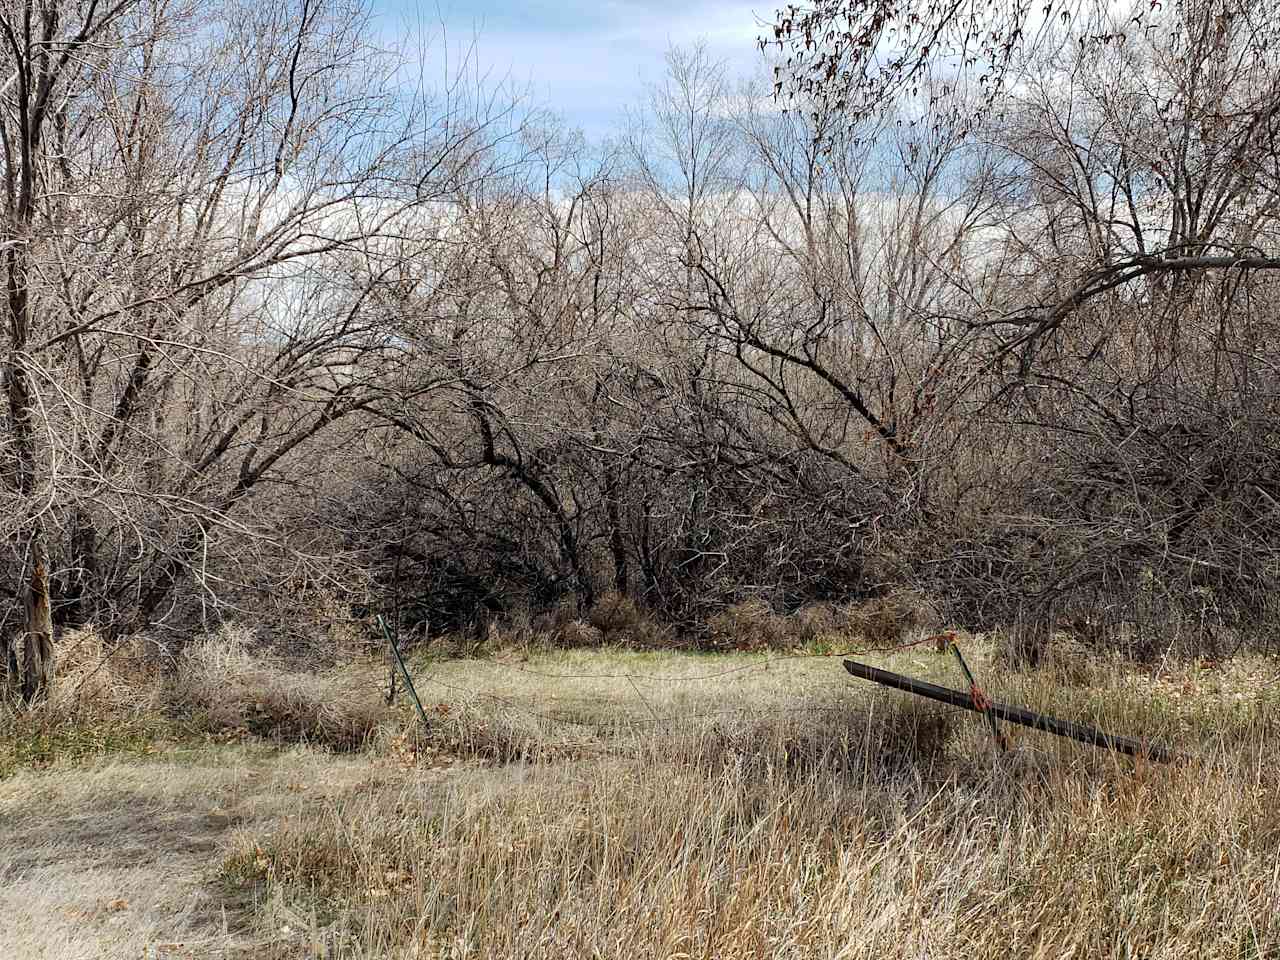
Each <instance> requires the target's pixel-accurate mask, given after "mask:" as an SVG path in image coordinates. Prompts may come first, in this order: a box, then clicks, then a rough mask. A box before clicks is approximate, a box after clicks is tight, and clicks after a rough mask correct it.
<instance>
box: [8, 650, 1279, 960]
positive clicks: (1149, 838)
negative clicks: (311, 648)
mask: <svg viewBox="0 0 1280 960" xmlns="http://www.w3.org/2000/svg"><path fill="white" fill-rule="evenodd" d="M965 649H966V653H967V654H968V655H969V657H970V659H971V661H972V662H973V663H974V664H975V667H976V669H977V670H978V672H979V675H980V677H982V678H983V679H984V682H985V683H986V685H987V687H988V692H989V693H990V694H991V695H992V696H994V697H996V698H998V699H1001V700H1005V701H1008V702H1015V703H1020V704H1025V705H1028V706H1032V707H1035V708H1040V709H1043V710H1045V711H1047V712H1050V713H1053V714H1055V715H1058V716H1063V717H1067V718H1070V719H1076V720H1083V721H1087V722H1094V723H1098V724H1100V725H1102V726H1104V727H1105V728H1107V729H1109V730H1111V731H1112V732H1115V733H1123V734H1128V735H1132V736H1146V737H1152V738H1159V739H1162V740H1166V741H1168V742H1170V743H1172V744H1174V745H1175V746H1176V747H1177V748H1178V750H1179V751H1180V753H1181V755H1182V756H1181V759H1180V762H1178V763H1176V764H1172V765H1169V766H1160V765H1153V764H1149V763H1145V762H1137V763H1135V762H1133V761H1130V760H1127V759H1124V758H1120V757H1116V756H1114V755H1111V754H1107V753H1104V752H1099V751H1096V750H1091V749H1089V748H1085V747H1081V746H1078V745H1075V744H1071V743H1068V742H1064V741H1057V740H1055V739H1053V738H1051V737H1048V736H1045V735H1042V734H1038V733H1034V732H1031V731H1018V732H1016V733H1014V738H1015V741H1016V748H1015V750H1014V751H1013V752H1012V753H1011V754H1009V755H1004V756H999V755H997V754H996V753H995V752H994V750H993V748H992V746H991V744H990V742H989V735H988V734H987V733H986V731H985V728H984V727H983V726H982V725H981V724H980V723H979V722H977V720H976V718H974V716H973V715H972V714H961V713H959V712H957V711H948V710H946V709H945V708H941V707H940V708H938V709H934V708H932V707H930V706H927V705H922V704H920V703H918V702H913V701H912V700H911V699H910V698H908V697H906V696H905V695H900V694H895V693H891V692H889V691H882V690H880V689H879V688H875V687H872V686H871V685H869V684H864V683H861V682H859V681H854V680H852V679H851V678H849V677H848V676H847V674H845V672H844V671H843V669H841V667H840V663H839V659H838V658H835V657H819V656H806V655H794V656H781V657H779V656H778V655H776V654H775V655H772V656H770V655H765V654H749V655H748V654H719V655H692V654H684V653H676V652H658V653H645V652H633V651H624V650H596V651H570V652H564V651H561V652H556V651H546V652H541V653H539V652H530V651H528V650H525V651H523V652H514V651H513V652H508V653H501V652H499V653H496V654H494V655H493V656H491V657H486V658H483V659H474V660H449V661H439V662H431V661H428V660H426V659H424V658H416V659H415V660H414V662H413V665H412V668H413V671H414V673H415V675H416V677H417V680H418V689H419V692H420V694H421V696H422V699H423V702H424V706H425V708H426V710H427V713H428V718H429V725H428V727H427V728H425V729H424V728H422V727H421V725H419V724H418V723H417V722H416V721H415V720H414V718H413V715H412V713H411V711H410V710H409V708H408V707H407V706H405V705H404V704H403V703H400V704H398V705H397V706H396V707H393V708H390V709H388V708H386V707H385V705H384V704H383V703H382V700H381V687H382V685H384V684H385V676H384V674H383V672H382V669H381V668H380V667H379V666H377V665H375V664H372V663H369V664H363V665H361V664H348V665H345V666H343V667H340V668H335V669H333V670H330V671H328V672H326V673H323V674H303V673H298V672H290V671H289V670H288V669H287V668H286V667H284V666H281V665H271V664H265V663H262V662H259V661H256V660H254V659H253V658H251V657H250V656H249V655H248V654H247V653H246V651H245V650H244V649H243V648H242V647H237V646H236V645H235V644H234V643H229V642H225V641H214V642H211V643H210V644H208V645H207V646H206V647H205V648H203V649H202V650H199V651H197V652H195V653H193V654H192V655H191V662H190V663H187V664H180V665H179V666H178V668H177V669H176V670H173V671H170V672H169V673H168V674H166V675H165V676H164V677H159V676H155V675H150V674H147V673H145V671H144V672H139V673H131V671H130V669H129V668H128V666H127V664H126V665H123V666H120V667H118V668H117V667H114V666H113V667H112V668H111V671H106V672H105V673H106V674H107V675H106V676H104V675H103V674H104V671H99V672H98V673H96V674H94V675H93V679H92V680H90V681H85V682H86V683H88V684H97V687H95V688H94V689H95V696H96V700H97V703H98V704H99V706H97V707H95V708H93V709H90V708H88V707H83V708H81V707H74V708H73V707H71V706H68V705H67V704H62V705H58V704H54V705H52V706H51V707H50V708H49V709H48V710H47V711H46V716H44V717H43V718H26V719H23V720H21V721H15V720H10V722H9V723H8V726H7V728H6V731H5V734H4V737H3V739H2V740H0V776H2V777H3V779H0V917H3V918H4V922H3V923H0V956H4V957H15V958H27V957H50V958H53V957H57V958H74V957H104V956H105V957H146V956H154V957H174V958H177V957H193V958H214V957H217V958H221V957H255V958H258V957H262V958H294V957H297V958H302V957H361V958H364V957H618V958H623V957H654V958H672V960H674V958H681V957H706V958H713V957H714V958H719V957H725V958H729V957H741V958H747V957H823V958H835V957H876V958H880V957H903V958H906V957H912V958H920V957H929V958H951V957H955V958H961V957H964V958H983V957H992V958H995V957H1002V958H1003V957H1064V956H1077V957H1171V958H1172V957H1177V958H1183V957H1224V958H1226V957H1230V958H1265V957H1280V814H1278V813H1277V811H1278V810H1280V804H1278V802H1277V801H1280V789H1278V784H1280V775H1277V772H1276V770H1277V760H1278V759H1280V756H1278V754H1280V750H1278V749H1277V747H1276V745H1275V738H1276V735H1277V733H1280V690H1278V689H1277V683H1276V678H1275V674H1276V673H1277V672H1280V670H1277V668H1276V666H1275V664H1274V663H1273V662H1272V663H1268V662H1266V661H1253V660H1239V661H1234V662H1231V663H1226V664H1214V665H1210V666H1207V667H1206V666H1205V665H1199V664H1181V665H1177V666H1170V665H1164V666H1163V667H1162V668H1160V669H1154V670H1147V671H1142V672H1138V671H1136V670H1135V669H1133V668H1130V667H1125V666H1123V665H1122V664H1119V663H1115V662H1105V663H1103V662H1099V661H1097V660H1081V659H1079V658H1077V659H1074V660H1071V661H1067V660H1061V661H1060V665H1059V666H1058V667H1056V668H1046V669H1043V670H1040V671H1036V672H1033V673H1015V672H1011V671H1008V670H1006V669H1003V668H1002V667H1001V666H1000V665H999V663H998V662H994V661H993V658H992V656H991V651H990V649H989V648H988V647H987V645H986V644H985V643H984V642H983V641H982V640H981V639H973V640H968V641H966V644H965ZM85 659H86V662H87V661H88V660H89V659H91V658H88V657H86V658H85ZM866 660H867V662H871V663H876V664H879V665H887V666H889V667H891V668H892V669H897V670H900V671H902V672H904V673H909V674H912V675H915V676H922V677H928V678H931V679H934V680H938V681H941V682H945V683H949V684H950V685H953V686H961V684H960V683H959V681H958V680H957V678H956V675H955V674H956V670H955V667H954V664H953V662H952V661H951V660H950V659H949V658H947V657H943V656H939V655H937V654H936V653H933V652H932V650H931V649H930V648H928V647H923V646H922V647H916V648H913V649H911V650H908V651H904V652H900V653H897V654H895V655H893V656H892V657H889V658H885V657H881V656H877V655H872V654H868V655H867V656H866ZM85 673H86V674H87V673H88V670H86V671H85ZM402 700H403V698H402ZM102 704H106V706H101V705H102ZM104 731H105V732H104ZM302 740H308V741H310V744H309V745H308V744H304V743H300V742H299V741H302Z"/></svg>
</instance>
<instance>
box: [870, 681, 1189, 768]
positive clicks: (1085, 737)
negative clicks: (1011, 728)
mask: <svg viewBox="0 0 1280 960" xmlns="http://www.w3.org/2000/svg"><path fill="white" fill-rule="evenodd" d="M844 668H845V669H846V670H848V671H849V673H851V674H852V675H853V676H855V677H858V678H859V679H862V680H870V681H871V682H872V683H878V684H881V685H882V686H886V687H893V688H894V689H895V690H905V691H906V692H907V693H914V694H915V695H916V696H918V697H925V698H927V699H929V700H937V701H938V702H939V703H945V704H948V705H949V706H953V707H959V708H960V709H961V710H972V711H974V712H975V713H982V712H983V711H982V710H981V709H980V708H979V706H978V705H977V704H975V703H974V702H973V696H972V694H970V693H969V692H968V691H965V690H952V689H951V688H950V687H940V686H938V685H937V684H936V683H929V682H927V681H925V680H915V679H912V678H911V677H904V676H903V675H902V674H900V673H893V672H892V671H889V670H880V669H878V668H877V667H869V666H867V665H866V664H865V663H858V662H857V661H856V660H845V661H844ZM991 712H992V713H993V714H995V715H996V716H997V717H999V718H1000V719H1001V720H1005V721H1008V722H1009V723H1016V724H1019V725H1020V726H1023V727H1031V728H1032V729H1033V730H1043V731H1044V732H1045V733H1052V734H1053V735H1054V736H1058V737H1068V738H1070V739H1072V740H1078V741H1080V742H1081V743H1087V744H1089V745H1090V746H1093V747H1103V748H1105V749H1107V750H1114V751H1116V752H1117V753H1124V754H1128V755H1129V756H1131V757H1145V758H1146V759H1148V760H1155V761H1156V762H1158V763H1169V762H1170V761H1172V760H1173V759H1174V753H1173V751H1171V750H1170V749H1169V748H1168V747H1165V746H1164V745H1162V744H1159V743H1149V742H1147V741H1145V740H1135V739H1133V738H1132V737H1118V736H1114V735H1112V734H1110V733H1106V732H1104V731H1102V730H1098V729H1097V728H1095V727H1089V726H1086V725H1085V724H1083V723H1072V722H1071V721H1069V720H1059V719H1057V718H1056V717H1047V716H1045V715H1044V714H1042V713H1036V712H1035V711H1034V710H1026V709H1024V708H1022V707H1011V706H1009V705H1008V704H1004V703H996V702H995V701H992V703H991Z"/></svg>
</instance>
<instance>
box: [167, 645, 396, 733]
mask: <svg viewBox="0 0 1280 960" xmlns="http://www.w3.org/2000/svg"><path fill="white" fill-rule="evenodd" d="M250 639H251V638H250V637H249V635H248V634H247V633H245V632H243V631H239V630H236V629H233V628H224V629H223V630H221V631H220V632H219V633H217V634H214V635H211V636H209V637H204V638H201V639H200V640H197V641H195V642H193V643H190V644H188V645H187V646H186V647H185V648H184V649H183V650H182V652H181V654H180V655H179V656H178V658H177V662H176V675H175V676H174V678H173V679H172V681H171V682H170V683H169V684H168V685H167V688H166V695H167V697H168V699H169V705H170V709H171V710H173V711H174V712H179V713H181V712H194V713H197V714H198V715H199V717H200V719H201V721H202V722H203V723H204V724H205V725H206V726H207V727H208V728H209V729H210V730H211V731H212V732H215V733H222V734H229V735H233V736H234V735H242V734H248V735H253V736H257V737H263V738H266V739H273V740H281V741H284V742H289V743H295V742H296V743H310V744H315V745H318V746H322V747H325V748H327V749H330V750H336V751H351V750H358V749H360V748H361V746H363V745H364V743H365V741H366V740H367V739H368V737H369V736H370V734H372V733H373V732H374V730H376V729H377V727H378V725H379V724H381V723H382V722H383V721H385V720H386V719H387V718H388V717H389V716H390V713H389V710H388V708H387V707H386V705H385V704H384V703H383V701H382V699H381V691H380V690H379V689H378V687H377V684H376V683H375V682H373V681H371V680H370V679H369V678H368V677H363V676H359V675H353V674H352V673H351V672H349V671H348V672H338V671H331V672H326V673H304V672H300V671H296V670H291V669H288V668H287V667H285V666H283V665H281V664H279V663H277V662H274V661H272V660H271V659H269V658H268V657H266V656H264V655H259V654H255V653H253V652H251V651H250Z"/></svg>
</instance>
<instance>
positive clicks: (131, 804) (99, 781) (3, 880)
mask: <svg viewBox="0 0 1280 960" xmlns="http://www.w3.org/2000/svg"><path fill="white" fill-rule="evenodd" d="M387 774H388V771H387V769H386V767H385V766H379V765H377V763H376V761H373V760H371V759H370V758H369V757H367V756H360V755H356V756H353V757H335V756H332V755H329V754H322V753H316V752H312V751H309V750H302V749H297V750H290V751H286V752H284V753H280V754H276V755H263V754H262V753H261V752H258V753H257V754H254V753H252V752H248V751H245V750H241V749H238V748H226V749H222V750H216V751H214V750H210V751H208V752H205V753H203V754H201V755H200V756H199V758H198V759H196V760H194V761H192V762H182V761H164V760H157V761H154V762H146V763H139V762H137V761H131V762H115V763H113V762H108V763H105V764H103V765H100V766H96V767H90V768H78V769H64V770H51V771H27V772H23V773H20V774H18V775H17V776H14V777H12V778H10V779H8V780H5V781H0V957H4V958H6V960H10V958H11V960H36V958H49V960H80V958H84V960H90V958H92V960H102V958H117V957H118V958H130V960H133V958H147V960H150V958H155V960H162V958H163V960H178V958H199V960H205V958H210V960H212V958H217V960H222V958H233V957H235V958H239V957H248V956H253V955H254V954H255V953H257V952H258V951H259V948H260V947H262V946H263V945H264V941H263V938H262V932H261V931H255V930H253V929H250V928H249V927H248V926H247V925H246V923H245V920H244V913H245V911H244V910H243V907H244V906H245V905H244V904H240V903H236V902H234V900H229V899H228V898H227V897H226V896H225V895H224V893H223V891H221V890H220V889H219V888H218V886H217V885H216V884H215V883H214V882H212V881H213V879H214V877H215V876H216V873H217V870H218V867H219V865H220V863H221V861H222V857H223V854H224V851H225V850H226V848H227V847H228V845H229V844H231V843H233V842H234V840H235V836H236V832H237V831H238V830H242V829H243V830H250V829H252V830H257V829H261V828H263V827H269V826H270V824H271V822H272V821H275V820H278V819H279V818H281V817H284V816H287V815H291V814H293V815H296V814H297V813H298V812H299V811H300V809H305V807H306V806H307V805H309V804H311V803H319V802H321V801H323V800H324V799H326V798H332V797H333V796H335V795H336V794H340V793H342V792H343V791H344V790H346V789H354V788H356V787H358V786H359V785H360V784H361V783H362V782H366V781H368V780H369V779H370V778H376V779H382V778H385V777H386V776H387Z"/></svg>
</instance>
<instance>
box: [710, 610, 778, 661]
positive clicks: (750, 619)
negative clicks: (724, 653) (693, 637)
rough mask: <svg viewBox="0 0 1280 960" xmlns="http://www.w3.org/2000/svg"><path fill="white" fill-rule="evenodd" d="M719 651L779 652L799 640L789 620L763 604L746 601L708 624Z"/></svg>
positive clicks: (713, 641) (711, 637)
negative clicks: (777, 650)
mask: <svg viewBox="0 0 1280 960" xmlns="http://www.w3.org/2000/svg"><path fill="white" fill-rule="evenodd" d="M707 633H708V636H709V637H710V640H711V643H712V645H713V646H715V647H719V648H725V649H733V650H776V649H785V648H787V647H790V646H793V645H794V642H795V638H794V636H793V634H792V631H791V625H790V624H789V623H788V622H787V618H786V617H782V616H779V615H778V614H776V613H774V612H773V610H772V609H771V608H770V607H769V604H767V603H765V602H764V601H763V600H755V599H753V600H742V601H740V602H738V603H735V604H733V605H732V606H730V607H726V608H725V609H724V610H722V611H721V612H720V613H717V614H716V615H715V616H713V617H711V618H710V619H709V620H708V621H707Z"/></svg>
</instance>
